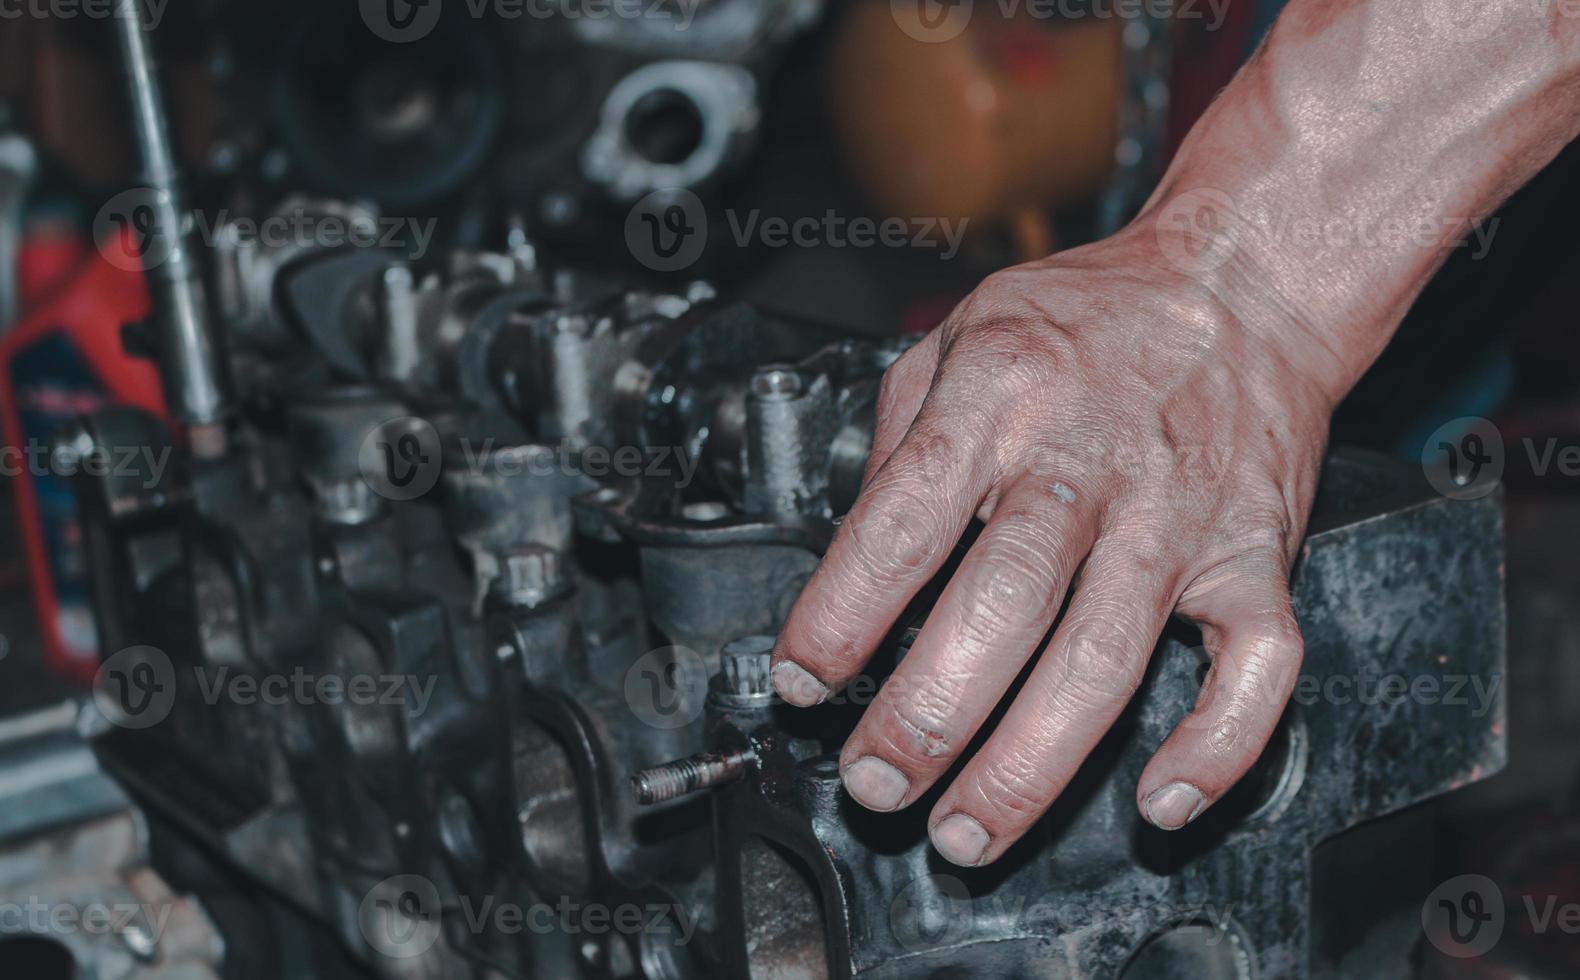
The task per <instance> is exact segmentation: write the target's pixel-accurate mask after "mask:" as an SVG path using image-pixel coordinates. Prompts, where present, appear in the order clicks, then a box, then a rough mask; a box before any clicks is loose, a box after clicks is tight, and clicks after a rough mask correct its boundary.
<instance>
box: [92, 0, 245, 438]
mask: <svg viewBox="0 0 1580 980" xmlns="http://www.w3.org/2000/svg"><path fill="white" fill-rule="evenodd" d="M140 6H141V4H140V3H139V0H117V2H116V10H115V17H114V18H113V20H114V21H115V30H116V35H117V37H118V39H119V42H120V48H121V60H122V65H123V67H124V70H125V73H126V82H127V89H128V95H129V96H130V98H131V108H132V133H133V137H134V138H135V140H136V143H137V152H138V157H139V159H140V162H141V164H142V170H143V181H144V183H146V185H147V187H148V190H149V191H150V200H149V201H148V202H147V203H148V206H149V208H150V209H151V214H150V215H149V219H150V221H149V225H148V227H149V228H151V229H152V235H153V236H155V237H156V239H157V240H159V241H161V242H165V241H168V242H169V243H170V254H169V255H168V257H166V256H161V258H162V261H158V262H153V263H149V266H150V267H148V268H146V269H145V275H146V276H147V278H148V288H149V293H150V296H151V299H152V302H153V312H154V318H155V324H156V331H157V335H156V341H157V344H158V359H159V373H160V377H161V379H162V380H163V382H164V388H165V398H166V400H167V402H168V403H169V408H170V411H171V413H172V414H173V415H174V416H175V417H176V418H177V419H178V420H180V421H181V422H183V423H185V424H186V425H188V426H190V427H193V428H194V429H195V430H196V429H202V430H204V431H203V432H202V435H203V438H202V439H198V438H194V439H193V443H194V450H195V451H199V450H201V451H202V452H203V454H205V455H207V454H213V453H215V452H222V451H223V448H224V447H223V441H224V440H223V438H218V439H217V438H216V435H215V430H216V429H219V431H220V432H221V433H222V432H223V429H222V428H220V427H222V425H223V422H224V419H225V416H226V415H227V414H228V413H229V410H230V397H229V392H228V391H227V390H226V382H225V373H224V370H223V368H222V362H221V358H220V353H219V350H218V347H217V343H216V339H215V335H214V331H213V328H212V325H211V324H210V323H209V308H208V303H207V296H206V294H205V292H204V288H203V278H202V268H201V263H200V259H199V256H200V254H201V253H200V249H201V244H200V243H199V241H198V239H197V237H196V224H197V223H196V222H194V221H190V220H188V214H187V211H186V208H185V205H184V204H183V201H182V195H181V188H180V179H181V175H180V171H179V168H178V167H177V165H176V156H175V150H174V149H173V146H172V142H171V139H170V123H169V119H168V118H167V116H166V114H165V103H164V95H163V92H162V91H161V89H160V85H159V77H158V71H159V66H158V62H157V61H156V59H155V57H154V53H153V48H152V45H151V44H150V39H149V37H148V30H146V29H145V28H144V26H143V23H142V20H141V17H140V15H139V7H140ZM195 435H196V433H195Z"/></svg>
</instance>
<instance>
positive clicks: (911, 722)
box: [889, 675, 964, 760]
mask: <svg viewBox="0 0 1580 980" xmlns="http://www.w3.org/2000/svg"><path fill="white" fill-rule="evenodd" d="M963 681H964V678H961V679H958V680H957V679H955V678H952V677H949V676H947V675H938V676H934V677H930V678H927V679H926V680H925V681H924V682H923V683H921V684H919V685H917V686H915V687H914V688H913V689H912V690H910V691H895V692H894V693H893V695H891V697H892V698H893V700H892V701H891V706H890V711H889V713H890V717H892V718H893V720H894V726H893V727H894V732H895V734H896V737H894V738H892V739H891V742H892V743H893V744H894V747H895V748H896V749H899V750H901V751H903V752H904V753H905V755H906V756H907V757H909V758H913V759H917V760H925V759H943V758H952V757H953V756H954V754H955V752H956V746H957V745H958V744H959V736H958V731H957V729H958V723H957V717H956V715H957V712H958V710H959V706H960V704H961V699H962V697H963V693H964V692H963Z"/></svg>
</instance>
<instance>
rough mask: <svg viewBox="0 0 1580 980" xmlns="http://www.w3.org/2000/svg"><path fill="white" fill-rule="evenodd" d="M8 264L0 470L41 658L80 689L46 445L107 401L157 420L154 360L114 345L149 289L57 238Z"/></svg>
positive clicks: (67, 543) (0, 342)
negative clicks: (16, 293)
mask: <svg viewBox="0 0 1580 980" xmlns="http://www.w3.org/2000/svg"><path fill="white" fill-rule="evenodd" d="M19 267H20V269H19V280H20V281H19V287H20V292H21V294H22V297H23V311H24V312H23V314H22V318H21V320H20V321H19V322H18V323H17V324H16V326H14V327H13V328H12V329H11V330H10V331H8V332H6V333H5V334H3V335H0V431H3V434H4V437H5V450H4V456H3V457H0V464H3V469H4V472H5V474H6V475H7V476H14V477H16V479H15V480H14V481H13V485H14V487H15V494H14V495H15V498H16V510H17V515H16V516H17V526H18V530H19V532H20V537H21V541H22V545H23V557H24V561H25V563H26V566H27V574H28V580H29V584H30V586H31V589H32V594H33V608H34V612H35V615H36V618H37V620H38V628H39V632H40V634H41V636H42V638H43V642H44V649H45V657H46V661H47V663H48V666H49V667H50V668H51V669H52V670H54V671H55V672H56V673H58V674H60V675H62V676H64V677H66V678H67V679H69V680H73V681H76V682H80V683H84V684H86V683H89V682H91V680H92V678H93V674H94V671H95V670H96V669H97V667H98V663H99V650H98V646H97V642H96V637H95V631H94V625H93V620H92V612H91V609H90V607H89V604H88V596H87V586H86V575H85V569H84V567H83V564H84V556H83V553H82V548H81V533H80V527H79V525H78V524H77V522H76V507H75V499H74V498H73V496H72V493H71V488H70V487H69V486H68V485H67V483H66V480H65V479H64V478H62V477H60V476H57V475H55V474H54V473H52V472H51V467H50V465H49V454H48V446H49V444H50V440H51V439H52V438H53V436H54V434H55V431H56V430H58V429H59V427H60V426H61V425H63V424H64V423H65V422H67V421H69V420H71V419H72V418H75V417H76V416H78V415H81V414H83V413H84V412H89V411H93V410H95V409H98V408H102V407H104V406H106V405H112V404H119V405H131V406H135V407H138V408H142V409H144V410H146V411H149V412H152V413H155V414H157V415H159V416H160V417H165V415H166V413H165V405H164V397H163V395H162V393H161V390H160V386H159V376H158V372H157V371H156V369H155V368H154V365H153V363H152V362H150V361H147V360H142V359H138V358H133V357H130V356H129V355H127V353H126V352H125V350H124V348H123V347H122V344H121V327H122V326H123V325H124V324H127V323H134V322H137V321H139V320H142V319H143V318H144V317H146V316H147V315H148V312H149V305H148V292H147V287H146V285H145V283H144V281H143V275H142V273H141V272H138V271H128V269H127V268H126V264H125V263H121V264H120V265H119V266H118V265H115V264H111V263H110V262H109V261H108V260H107V259H105V257H104V256H103V255H102V254H100V252H99V251H98V250H97V249H94V248H92V247H91V246H89V245H88V244H87V243H86V242H84V241H83V240H82V239H81V238H80V237H79V236H75V235H71V236H67V235H63V234H61V233H60V232H59V231H43V232H41V233H40V234H37V235H29V236H28V237H27V238H26V239H24V241H23V244H22V249H21V253H20V256H19ZM111 462H112V463H113V460H112V461H111Z"/></svg>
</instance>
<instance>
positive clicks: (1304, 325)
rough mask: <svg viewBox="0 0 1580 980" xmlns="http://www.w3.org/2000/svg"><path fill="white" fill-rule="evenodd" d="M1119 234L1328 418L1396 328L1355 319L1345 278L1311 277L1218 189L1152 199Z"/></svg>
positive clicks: (1310, 270)
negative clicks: (1257, 347) (1223, 316)
mask: <svg viewBox="0 0 1580 980" xmlns="http://www.w3.org/2000/svg"><path fill="white" fill-rule="evenodd" d="M1121 234H1122V235H1124V236H1126V237H1127V238H1129V239H1131V240H1132V242H1133V246H1132V247H1134V248H1136V249H1138V250H1140V251H1141V252H1142V253H1143V254H1144V255H1146V256H1147V259H1148V261H1150V262H1151V263H1152V264H1153V265H1154V266H1155V267H1156V268H1157V269H1158V270H1159V273H1160V274H1161V275H1163V276H1165V277H1169V278H1179V279H1183V280H1185V281H1187V282H1189V283H1190V284H1192V285H1193V286H1194V287H1195V288H1197V289H1202V290H1205V291H1206V292H1207V293H1208V294H1209V295H1210V296H1211V298H1212V302H1214V303H1215V304H1217V305H1219V306H1221V307H1222V308H1223V309H1224V310H1225V311H1226V312H1227V315H1228V316H1230V317H1231V318H1232V319H1233V320H1234V321H1236V323H1237V324H1238V326H1239V327H1240V328H1241V329H1243V330H1244V331H1245V332H1247V333H1248V334H1250V335H1251V336H1252V337H1254V338H1255V339H1256V340H1257V341H1258V342H1259V344H1261V345H1262V346H1263V347H1265V348H1266V349H1268V350H1269V351H1270V352H1272V353H1273V354H1274V355H1275V356H1276V357H1278V358H1279V359H1280V360H1281V361H1283V362H1284V363H1285V364H1286V365H1287V366H1288V367H1289V369H1290V370H1292V371H1293V372H1294V373H1295V374H1296V375H1298V377H1299V379H1300V380H1301V381H1303V382H1305V384H1306V386H1308V387H1309V388H1310V389H1311V390H1312V391H1313V392H1314V393H1315V395H1316V397H1318V398H1319V399H1321V400H1322V401H1323V402H1324V403H1325V404H1326V406H1327V407H1328V409H1330V410H1331V409H1332V408H1333V407H1334V406H1336V405H1337V404H1338V403H1339V402H1340V401H1342V400H1343V398H1344V396H1345V395H1347V394H1348V393H1349V391H1350V389H1351V388H1353V387H1354V386H1355V383H1356V382H1357V381H1358V380H1359V379H1360V376H1361V375H1362V374H1363V373H1365V371H1366V369H1367V367H1368V366H1370V364H1371V362H1372V360H1373V359H1375V357H1376V354H1377V353H1378V352H1380V351H1381V350H1382V348H1383V346H1385V345H1386V344H1387V342H1388V339H1389V337H1391V336H1392V333H1393V330H1394V328H1395V327H1396V326H1397V319H1396V318H1395V319H1393V320H1392V321H1391V322H1389V318H1387V317H1383V316H1371V315H1365V316H1358V315H1357V313H1356V311H1357V310H1358V309H1360V308H1362V307H1364V306H1365V305H1366V302H1365V299H1364V298H1361V297H1351V296H1348V295H1347V293H1348V290H1349V289H1350V287H1351V286H1352V284H1355V283H1356V280H1355V279H1353V278H1351V277H1349V276H1347V275H1344V274H1342V273H1339V272H1338V271H1337V270H1330V271H1329V272H1323V271H1322V270H1320V269H1319V268H1318V267H1317V263H1315V262H1313V261H1310V259H1311V258H1312V256H1311V255H1309V254H1302V250H1300V249H1298V248H1292V247H1290V246H1289V245H1288V244H1287V243H1283V242H1281V241H1280V240H1279V236H1277V235H1275V234H1273V233H1271V232H1270V231H1269V229H1268V228H1266V227H1264V224H1263V223H1261V222H1257V221H1253V220H1251V219H1249V218H1248V217H1247V216H1246V214H1245V212H1244V211H1243V209H1241V208H1240V207H1238V206H1237V204H1236V202H1235V199H1234V197H1233V196H1231V195H1230V194H1229V193H1228V192H1226V191H1223V190H1219V189H1217V188H1213V187H1203V186H1197V187H1187V188H1174V189H1170V190H1169V191H1168V192H1160V194H1159V195H1157V196H1156V197H1155V198H1154V200H1153V202H1152V204H1151V206H1149V207H1148V208H1147V209H1146V211H1144V212H1143V213H1142V214H1141V215H1139V216H1138V217H1137V218H1136V219H1135V221H1134V222H1132V223H1131V225H1130V226H1128V227H1127V228H1126V229H1125V230H1124V231H1123V232H1121ZM1313 281H1320V282H1321V283H1322V285H1321V288H1320V290H1317V291H1314V290H1313V289H1312V288H1311V284H1312V283H1313ZM1314 297H1315V298H1318V301H1316V302H1313V299H1314Z"/></svg>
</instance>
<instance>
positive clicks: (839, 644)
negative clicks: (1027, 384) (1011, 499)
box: [773, 378, 992, 707]
mask: <svg viewBox="0 0 1580 980" xmlns="http://www.w3.org/2000/svg"><path fill="white" fill-rule="evenodd" d="M949 387H950V386H947V385H945V384H944V383H943V379H942V378H941V379H940V382H939V383H938V384H935V385H934V387H933V390H932V391H931V392H930V393H929V394H928V396H927V400H926V401H925V402H923V404H922V407H921V410H920V411H919V412H918V413H917V416H916V421H915V422H914V423H912V425H911V428H910V431H909V432H907V433H906V435H905V437H904V438H903V439H902V440H901V441H900V444H899V446H898V447H897V448H896V449H895V450H894V453H893V455H891V456H890V457H889V460H888V462H887V463H885V464H884V465H883V468H882V469H881V470H879V471H878V473H877V475H876V476H875V477H873V479H872V481H871V483H870V484H868V486H867V487H866V488H865V489H864V490H863V491H862V494H861V496H860V498H859V499H857V501H856V503H855V505H854V506H853V507H851V509H850V514H849V515H848V516H847V517H846V518H845V521H844V523H843V524H842V525H841V526H840V529H839V532H838V533H837V534H836V535H835V536H834V540H833V543H832V544H830V545H829V549H828V554H827V556H826V557H824V559H823V562H822V564H821V565H819V566H818V570H817V571H816V572H815V573H814V574H813V576H812V579H811V581H810V582H808V583H807V586H806V589H805V590H804V591H803V592H802V593H801V596H800V598H799V599H798V600H796V604H795V608H793V609H792V610H791V611H790V617H789V619H787V620H786V622H785V626H784V629H783V631H781V632H780V634H779V642H778V644H777V645H776V646H775V647H774V657H773V680H774V686H775V688H777V689H778V691H779V694H780V696H781V697H783V698H784V699H785V700H786V701H788V702H790V703H791V704H794V705H799V706H801V707H809V706H811V705H814V704H817V703H819V702H821V701H822V700H823V699H824V698H826V697H828V694H829V692H830V691H832V690H836V689H837V688H839V687H841V686H843V685H844V684H845V683H846V682H847V681H849V680H850V678H851V677H853V676H855V674H856V673H857V672H858V671H860V670H861V668H862V666H863V665H864V664H866V662H867V660H868V659H869V658H870V657H871V656H872V651H873V650H874V648H876V647H877V645H878V643H879V642H880V641H881V640H882V639H883V636H884V634H885V633H887V632H888V631H889V629H890V628H891V627H892V626H893V625H894V621H895V620H896V619H898V618H899V615H900V613H901V612H903V611H904V609H905V606H906V604H907V603H909V602H910V601H911V598H912V597H913V596H915V595H916V593H917V592H918V591H919V590H920V589H921V588H922V586H924V585H926V584H927V582H928V580H929V579H931V578H932V577H933V576H934V575H936V574H937V573H938V569H939V568H940V567H941V566H942V565H943V563H944V561H945V559H946V558H948V556H949V552H950V550H951V549H952V548H953V547H954V545H955V542H957V541H958V540H960V536H961V535H962V534H963V533H965V529H966V525H967V524H969V523H970V521H971V515H972V514H973V513H974V512H975V511H976V509H977V506H978V505H979V504H980V503H981V502H982V500H983V498H984V497H985V496H986V495H987V491H988V488H989V487H990V485H991V478H992V472H991V471H992V467H991V466H990V465H989V460H988V458H987V457H988V452H989V447H990V445H991V441H990V440H989V439H987V438H985V434H984V433H982V432H981V431H980V426H977V425H973V424H970V420H969V419H967V418H966V417H965V416H967V415H968V414H969V413H966V412H963V411H962V410H961V409H960V408H959V407H958V406H960V405H962V404H964V403H962V402H960V401H959V400H958V399H957V398H954V397H951V395H950V393H949V391H948V388H949Z"/></svg>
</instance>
